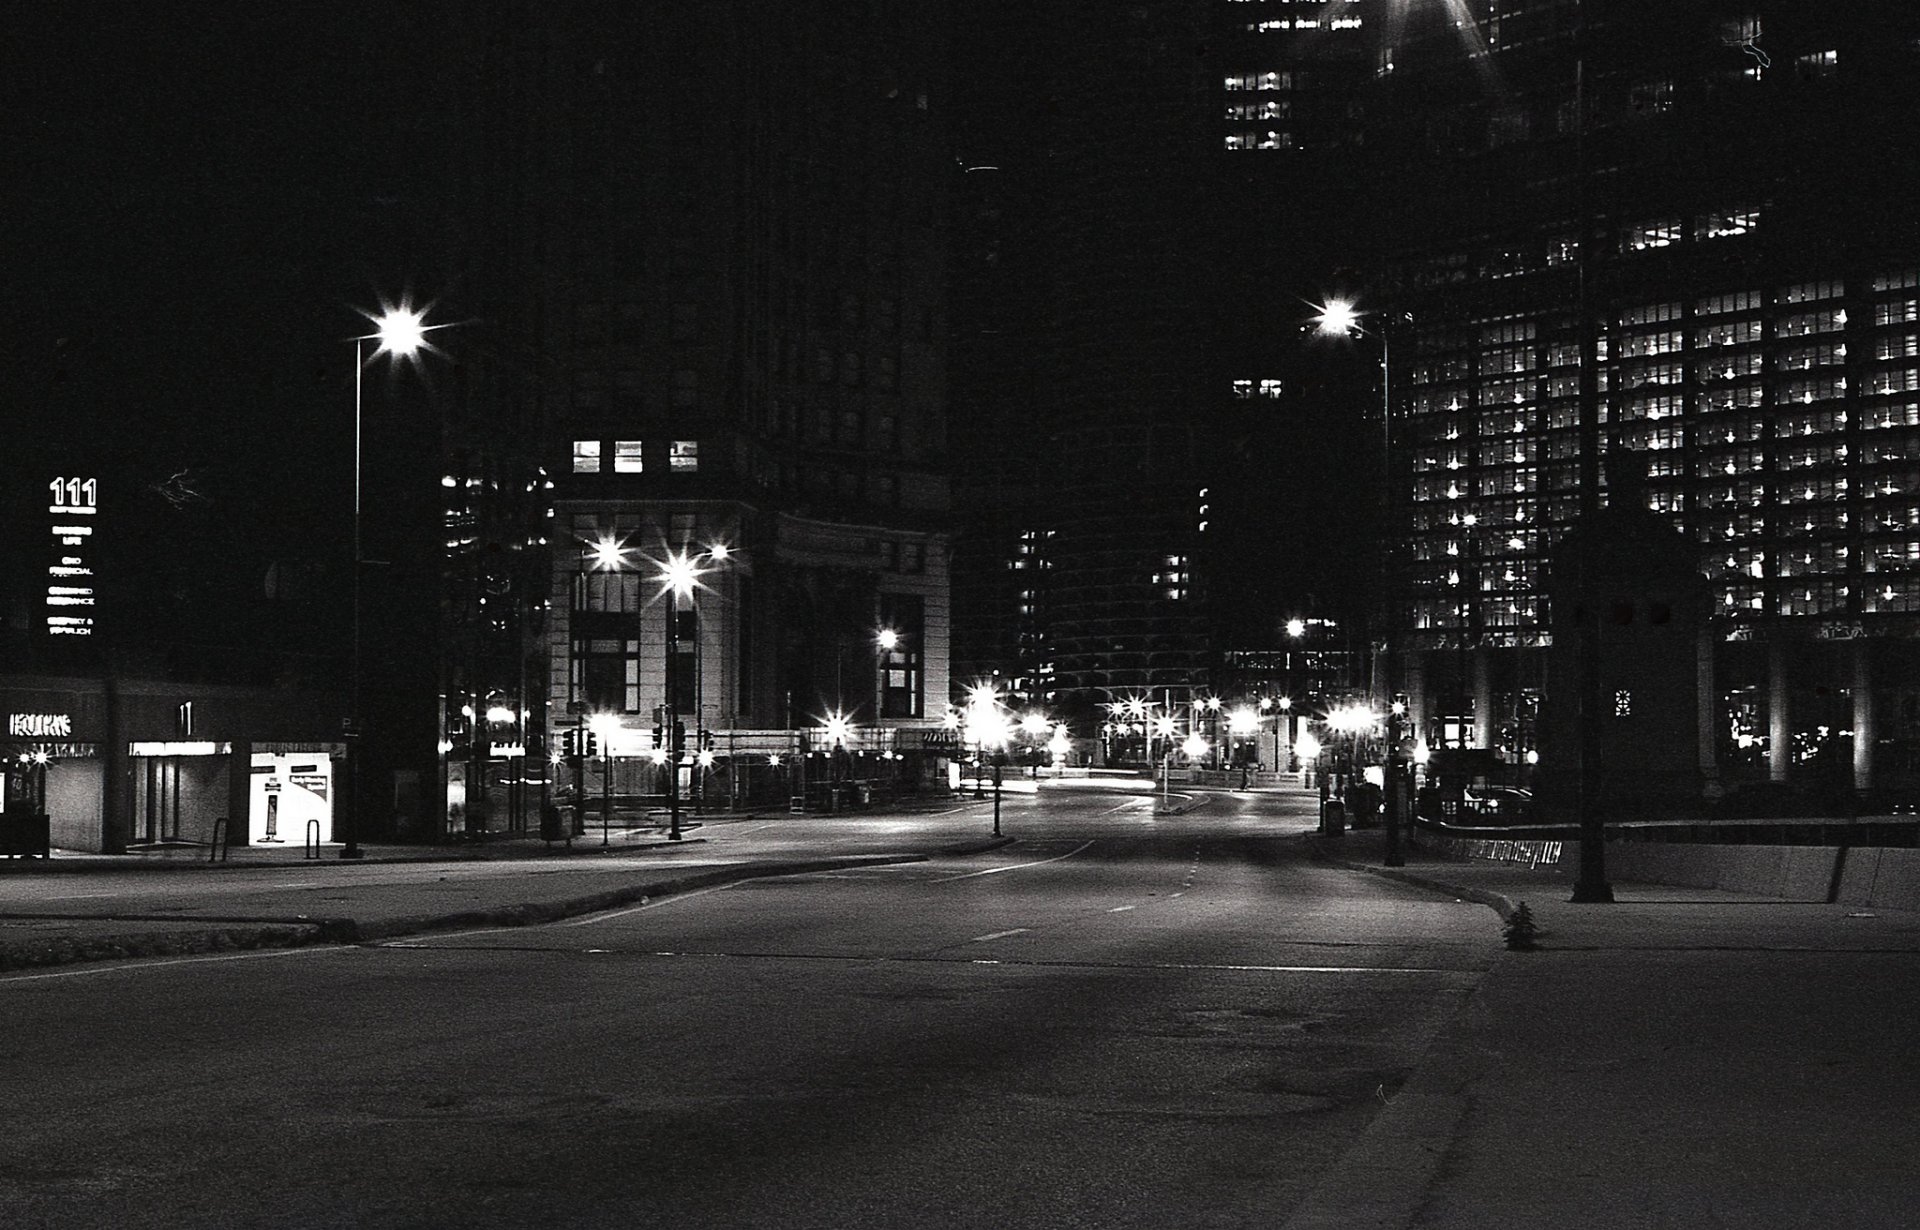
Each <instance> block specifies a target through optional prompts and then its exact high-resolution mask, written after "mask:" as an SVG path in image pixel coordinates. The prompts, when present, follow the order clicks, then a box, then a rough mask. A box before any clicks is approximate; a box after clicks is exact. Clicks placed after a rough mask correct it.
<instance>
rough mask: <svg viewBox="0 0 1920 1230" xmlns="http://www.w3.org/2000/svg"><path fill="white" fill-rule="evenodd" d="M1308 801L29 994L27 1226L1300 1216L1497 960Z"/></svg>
mask: <svg viewBox="0 0 1920 1230" xmlns="http://www.w3.org/2000/svg"><path fill="white" fill-rule="evenodd" d="M1303 807H1304V801H1301V800H1295V801H1290V802H1289V801H1282V800H1280V799H1278V798H1275V797H1274V796H1218V797H1217V798H1215V799H1214V800H1212V801H1210V803H1209V804H1208V805H1207V806H1205V807H1202V808H1200V809H1199V810H1196V811H1194V812H1192V813H1191V814H1188V815H1185V816H1181V817H1177V818H1161V819H1155V818H1154V817H1153V816H1152V814H1151V807H1150V804H1149V803H1148V802H1147V801H1146V800H1144V799H1142V798H1139V797H1137V796H1127V795H1124V794H1113V793H1092V792H1088V793H1078V792H1076V793H1073V794H1047V795H1043V796H1040V797H1038V798H1036V797H1033V796H1024V797H1020V796H1016V797H1011V798H1009V799H1007V800H1005V810H1004V814H1003V824H1004V826H1005V828H1006V830H1007V831H1008V832H1010V833H1013V834H1015V835H1017V836H1018V837H1019V840H1018V841H1017V842H1016V844H1014V845H1012V846H1009V847H1006V848H1004V849H1001V850H997V851H995V852H993V853H992V854H989V855H981V856H975V857H971V858H965V859H958V858H955V859H937V860H934V861H930V862H922V863H912V864H903V865H899V866H889V867H869V868H860V869H854V870H847V871H840V872H833V873H824V874H815V875H806V876H793V877H785V878H781V879H772V880H756V881H747V882H743V883H740V884H736V885H733V886H731V887H727V888H725V889H716V890H710V891H704V892H697V893H690V894H686V895H683V896H678V897H669V898H665V899H662V900H660V901H657V902H654V903H650V904H648V905H646V906H638V907H631V908H625V909H620V910H615V911H610V912H608V913H606V914H603V915H598V916H587V917H582V918H576V919H571V920H568V921H566V922H564V923H558V924H554V925H550V926H546V927H538V928H515V929H511V930H504V931H489V932H473V933H466V934H455V935H439V936H426V937H417V938H414V939H410V940H405V941H396V942H392V943H389V944H385V945H379V946H364V947H352V948H308V949H299V950H294V951H290V952H274V953H259V954H245V955H231V956H225V957H221V958H202V959H193V960H185V961H181V960H175V961H169V962H147V963H134V964H126V965H117V966H111V967H106V966H88V967H76V968H72V969H64V970H56V971H51V972H48V973H38V974H26V975H17V976H12V977H8V978H5V979H0V1002H3V1003H4V1012H5V1018H4V1019H5V1020H6V1021H7V1022H8V1026H9V1028H8V1034H9V1041H8V1045H7V1047H6V1048H5V1052H4V1060H0V1063H4V1068H5V1071H6V1074H7V1081H6V1085H7V1088H8V1091H9V1095H10V1096H9V1097H8V1098H6V1099H0V1133H4V1136H5V1139H6V1141H7V1146H6V1148H7V1162H6V1165H5V1166H3V1167H0V1223H5V1224H11V1225H21V1226H26V1225H35V1226H50V1227H65V1226H99V1225H114V1226H180V1225H221V1226H243V1225H259V1226H265V1225H272V1226H341V1225H359V1226H453V1225H459V1226H526V1225H554V1226H604V1225H634V1226H652V1225H660V1226H769V1227H772V1226H780V1227H814V1226H820V1227H826V1226H833V1227H849V1226H884V1227H892V1226H915V1227H962V1226H987V1225H992V1226H1002V1227H1025V1226H1047V1227H1053V1226H1101V1227H1120V1226H1155V1227H1166V1226H1271V1225H1277V1224H1279V1223H1280V1222H1281V1221H1283V1220H1285V1216H1286V1214H1287V1212H1288V1211H1289V1210H1290V1209H1291V1208H1292V1207H1293V1206H1294V1205H1295V1204H1296V1203H1297V1202H1298V1201H1299V1200H1300V1199H1301V1198H1302V1197H1303V1195H1304V1194H1305V1193H1306V1192H1307V1190H1308V1189H1309V1188H1311V1187H1312V1186H1313V1184H1314V1183H1315V1182H1316V1181H1318V1180H1319V1179H1320V1177H1321V1176H1322V1174H1323V1173H1324V1172H1325V1171H1326V1169H1327V1167H1328V1166H1329V1165H1330V1164H1331V1163H1332V1162H1333V1160H1334V1159H1335V1158H1337V1157H1338V1155H1339V1154H1340V1153H1341V1152H1342V1151H1343V1150H1345V1149H1346V1147H1347V1146H1348V1145H1350V1144H1351V1143H1352V1142H1353V1141H1354V1139H1355V1137H1356V1136H1357V1134H1358V1133H1359V1132H1360V1130H1361V1129H1362V1128H1363V1127H1364V1126H1365V1125H1366V1124H1367V1123H1368V1122H1369V1121H1370V1120H1371V1119H1372V1118H1373V1117H1374V1116H1375V1115H1376V1114H1377V1113H1379V1111H1380V1109H1381V1108H1382V1107H1383V1106H1384V1105H1385V1099H1386V1098H1388V1097H1389V1096H1390V1095H1391V1094H1392V1093H1393V1091H1394V1090H1395V1089H1396V1088H1398V1086H1399V1084H1400V1083H1401V1082H1402V1081H1403V1080H1404V1079H1405V1078H1406V1076H1407V1074H1408V1072H1409V1071H1410V1069H1411V1068H1412V1067H1413V1066H1414V1064H1415V1063H1416V1061H1417V1060H1418V1058H1419V1056H1420V1054H1421V1052H1422V1050H1423V1048H1424V1047H1425V1046H1426V1045H1427V1044H1428V1042H1429V1041H1430V1040H1432V1039H1433V1038H1434V1036H1435V1035H1436V1034H1437V1032H1438V1031H1439V1030H1440V1028H1441V1026H1442V1025H1443V1024H1444V1023H1446V1022H1447V1021H1448V1020H1449V1019H1450V1018H1452V1017H1453V1016H1454V1015H1455V1014H1456V1012H1457V1010H1458V1009H1459V1007H1460V1005H1461V1004H1462V1002H1463V999H1464V997H1465V996H1466V995H1467V994H1468V993H1469V992H1470V991H1471V990H1472V989H1473V988H1474V987H1475V986H1476V985H1477V983H1478V982H1479V981H1480V978H1481V976H1482V974H1483V973H1484V972H1485V970H1486V969H1487V968H1488V966H1489V965H1490V964H1491V963H1492V961H1493V960H1494V958H1495V956H1496V955H1497V953H1498V952H1499V935H1498V929H1497V925H1496V920H1495V919H1494V916H1493V915H1492V914H1491V913H1490V912H1489V911H1487V910H1486V909H1485V908H1484V907H1482V906H1478V905H1472V904H1466V903H1460V902H1456V901H1454V900H1452V899H1450V898H1445V897H1440V896H1436V895H1434V894H1431V893H1428V892H1425V891H1423V890H1418V889H1413V888H1409V887H1405V886H1402V885H1398V884H1394V883H1390V882H1386V881H1382V880H1379V879H1377V878H1374V877H1370V876H1366V875H1362V874H1357V873H1353V872H1347V871H1342V870H1337V869H1333V868H1329V867H1325V866H1321V865H1317V864H1314V863H1312V862H1311V861H1309V860H1308V859H1307V858H1306V856H1305V854H1304V852H1303V851H1302V850H1301V848H1300V844H1299V843H1297V842H1293V841H1289V840H1287V839H1286V837H1287V835H1288V834H1293V833H1298V832H1300V831H1302V830H1303V829H1304V827H1305V824H1306V817H1305V815H1304V813H1303V811H1302V810H1301V809H1302V808H1303ZM1290 809H1291V810H1290ZM983 818H984V817H983V816H982V813H981V811H980V810H979V809H978V808H977V807H976V808H974V809H972V810H970V811H967V812H965V813H957V814H956V815H955V817H954V818H953V820H954V823H955V824H956V825H965V826H967V827H968V830H969V831H977V829H978V826H979V824H980V822H981V820H982V819H983ZM818 832H819V830H814V835H813V837H812V838H811V840H812V841H813V842H815V843H816V844H817V842H818ZM807 840H809V838H808V833H807V831H806V830H803V829H799V828H797V827H795V826H790V825H778V824H775V825H770V826H768V828H767V829H766V830H765V831H764V833H763V834H759V835H755V834H747V833H744V832H743V833H740V834H737V835H734V836H732V837H730V839H729V841H728V842H727V843H726V844H727V845H728V848H729V850H733V849H738V848H745V847H747V846H749V845H753V844H755V842H759V843H761V844H762V845H763V846H765V847H769V848H770V847H777V846H779V845H780V844H781V843H784V842H788V841H800V842H805V841H807ZM713 844H714V845H715V846H716V847H717V846H719V845H720V844H721V843H720V842H719V841H718V840H717V839H716V841H715V843H713ZM729 856H730V855H729ZM756 856H758V852H757V851H756ZM676 857H682V858H686V859H689V860H697V859H700V858H712V857H715V854H714V851H712V850H709V851H706V852H704V853H701V852H696V851H694V850H692V849H689V850H688V851H685V852H682V853H680V854H677V855H676ZM360 870H361V871H362V872H363V873H366V872H374V871H377V870H378V871H381V873H382V874H383V875H384V874H393V875H399V874H402V871H403V870H404V869H396V870H394V871H392V872H391V873H389V872H387V871H385V870H384V869H376V868H364V869H360ZM417 870H418V869H416V873H417ZM471 874H474V875H482V874H497V873H491V872H486V871H483V870H479V869H476V870H474V871H473V872H472V873H471ZM556 874H569V873H565V872H557V873H556Z"/></svg>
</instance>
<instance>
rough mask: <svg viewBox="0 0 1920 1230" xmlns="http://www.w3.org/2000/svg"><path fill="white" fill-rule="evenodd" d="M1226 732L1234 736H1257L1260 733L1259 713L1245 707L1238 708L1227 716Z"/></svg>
mask: <svg viewBox="0 0 1920 1230" xmlns="http://www.w3.org/2000/svg"><path fill="white" fill-rule="evenodd" d="M1227 730H1228V732H1229V733H1232V734H1236V735H1252V734H1258V733H1259V732H1260V714H1259V711H1258V710H1255V709H1251V708H1249V707H1248V706H1246V705H1242V706H1240V707H1239V708H1238V709H1235V710H1234V711H1233V712H1232V713H1229V714H1228V715H1227Z"/></svg>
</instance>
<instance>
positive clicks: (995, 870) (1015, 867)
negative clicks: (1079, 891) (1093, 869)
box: [933, 841, 1093, 884]
mask: <svg viewBox="0 0 1920 1230" xmlns="http://www.w3.org/2000/svg"><path fill="white" fill-rule="evenodd" d="M1092 844H1093V843H1092V842H1091V841H1083V842H1081V843H1080V844H1079V845H1077V846H1075V847H1074V848H1073V849H1071V850H1069V851H1067V852H1066V853H1065V854H1056V855H1054V856H1053V857H1052V858H1042V859H1035V860H1034V861H1033V862H1031V863H1010V864H1008V865H1007V866H1005V867H989V868H987V869H986V870H985V871H966V872H962V873H961V874H959V875H957V876H941V877H940V878H939V879H937V880H934V881H933V883H935V884H945V883H947V882H948V881H950V880H971V879H973V878H974V877H976V876H992V875H999V874H1000V873H1001V872H1003V871H1021V870H1024V869H1025V868H1028V867H1044V866H1045V865H1046V864H1048V863H1057V862H1059V861H1060V860H1061V859H1063V858H1072V857H1073V856H1074V855H1076V854H1078V853H1080V851H1082V850H1084V849H1086V848H1087V847H1088V846H1090V845H1092Z"/></svg>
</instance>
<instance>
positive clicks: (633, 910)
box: [562, 884, 733, 927]
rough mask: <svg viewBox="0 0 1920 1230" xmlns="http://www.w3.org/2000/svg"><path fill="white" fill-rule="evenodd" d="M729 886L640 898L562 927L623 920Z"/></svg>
mask: <svg viewBox="0 0 1920 1230" xmlns="http://www.w3.org/2000/svg"><path fill="white" fill-rule="evenodd" d="M732 887H733V885H731V884H715V885H714V886H713V887H711V888H696V889H694V890H693V891H692V892H690V893H674V894H673V895H672V896H670V897H642V898H641V899H640V904H639V905H630V906H628V907H627V908H626V909H624V910H613V911H610V912H608V913H605V914H588V915H585V916H583V917H580V918H570V919H568V920H567V921H566V922H565V923H563V924H562V925H563V926H568V927H591V926H592V925H593V924H594V923H603V922H612V921H613V920H614V919H616V918H625V917H626V916H627V915H629V914H638V913H639V912H640V911H641V910H651V909H654V908H655V907H657V906H663V905H670V904H672V903H673V902H675V901H690V900H692V899H693V898H695V897H704V896H706V895H707V894H708V893H717V892H721V891H723V890H725V889H729V888H732Z"/></svg>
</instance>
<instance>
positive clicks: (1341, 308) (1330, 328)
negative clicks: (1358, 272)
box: [1315, 299, 1411, 867]
mask: <svg viewBox="0 0 1920 1230" xmlns="http://www.w3.org/2000/svg"><path fill="white" fill-rule="evenodd" d="M1392 319H1394V320H1396V321H1406V320H1409V319H1411V318H1410V317H1408V316H1406V315H1405V314H1404V313H1402V314H1400V315H1399V316H1397V317H1394V318H1392ZM1315 325H1316V328H1317V330H1318V332H1320V333H1322V334H1326V335H1331V336H1336V337H1349V338H1357V337H1370V338H1372V339H1373V340H1375V341H1377V342H1379V343H1380V532H1381V537H1382V541H1381V546H1380V573H1381V592H1380V602H1381V607H1382V616H1383V618H1382V623H1381V634H1382V635H1381V655H1380V656H1381V663H1380V666H1379V669H1378V670H1377V671H1376V686H1375V688H1374V689H1373V691H1374V692H1375V693H1376V695H1378V696H1379V697H1381V698H1382V699H1389V698H1391V697H1392V696H1393V695H1394V681H1393V671H1394V667H1395V662H1394V649H1395V641H1396V639H1397V628H1396V625H1397V623H1398V621H1399V615H1398V612H1397V611H1395V610H1394V604H1393V589H1394V584H1395V577H1394V571H1393V563H1394V544H1395V541H1396V538H1397V530H1396V527H1395V526H1394V523H1393V338H1392V331H1391V330H1390V329H1388V328H1385V327H1379V328H1373V329H1369V328H1366V327H1365V326H1363V325H1362V324H1361V323H1360V313H1359V311H1358V310H1357V309H1356V308H1355V307H1354V305H1353V303H1352V301H1350V300H1346V299H1329V300H1328V301H1327V303H1326V306H1325V307H1323V308H1322V309H1321V311H1320V315H1319V317H1318V318H1317V319H1316V321H1315ZM1396 716H1398V717H1404V716H1405V711H1404V709H1403V710H1402V711H1401V712H1400V713H1399V714H1398V715H1396ZM1397 725H1398V723H1396V728H1397ZM1396 733H1397V729H1396ZM1398 769H1399V764H1398V762H1397V760H1396V758H1395V757H1394V756H1393V755H1391V754H1390V755H1389V757H1388V764H1387V780H1386V788H1385V790H1384V791H1383V792H1382V793H1383V795H1384V797H1383V799H1382V801H1381V802H1382V807H1383V808H1384V810H1385V811H1386V813H1387V816H1388V817H1389V824H1388V841H1387V865H1388V866H1392V867H1397V866H1400V865H1401V863H1402V861H1403V860H1402V859H1401V857H1400V850H1399V841H1398V838H1399V828H1398V825H1397V824H1394V823H1393V822H1392V818H1393V817H1397V816H1399V815H1401V814H1402V812H1403V810H1404V808H1405V804H1406V799H1405V798H1404V797H1403V796H1404V795H1405V793H1406V777H1405V774H1404V773H1403V772H1400V771H1397V770H1398Z"/></svg>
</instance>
